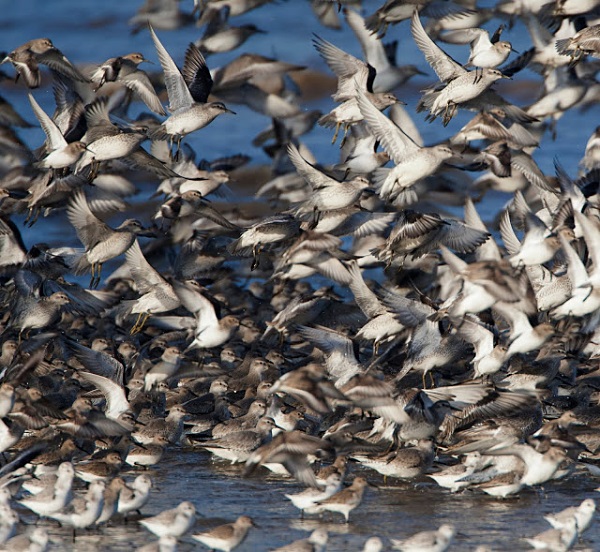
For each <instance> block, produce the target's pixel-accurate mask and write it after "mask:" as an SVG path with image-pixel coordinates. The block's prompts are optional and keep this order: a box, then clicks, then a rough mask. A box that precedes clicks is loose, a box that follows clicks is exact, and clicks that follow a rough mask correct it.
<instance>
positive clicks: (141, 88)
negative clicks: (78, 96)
mask: <svg viewBox="0 0 600 552" xmlns="http://www.w3.org/2000/svg"><path fill="white" fill-rule="evenodd" d="M144 62H149V60H147V59H146V58H145V57H144V55H143V54H141V53H140V52H132V53H131V54H125V55H123V56H118V57H114V58H110V59H107V60H106V61H105V62H104V63H102V64H101V65H100V66H99V67H98V68H97V69H96V70H95V71H94V72H93V73H92V74H91V76H90V80H91V81H92V83H94V86H95V90H96V91H98V90H99V89H100V88H101V87H102V86H103V85H104V84H105V83H107V82H119V83H121V84H123V85H124V86H126V87H127V88H128V89H129V90H131V91H133V92H135V93H136V94H137V95H138V96H139V97H140V99H141V100H142V101H143V102H144V103H145V104H146V106H147V107H148V108H149V109H151V110H152V111H154V113H158V114H159V115H165V110H164V108H163V106H162V104H161V102H160V99H159V98H158V96H157V95H156V91H155V90H154V87H153V86H152V83H151V82H150V78H149V77H148V75H147V74H146V73H145V72H144V71H142V70H141V69H140V68H139V65H140V63H144Z"/></svg>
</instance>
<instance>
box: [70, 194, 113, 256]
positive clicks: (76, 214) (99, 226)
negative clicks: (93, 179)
mask: <svg viewBox="0 0 600 552" xmlns="http://www.w3.org/2000/svg"><path fill="white" fill-rule="evenodd" d="M67 218H68V219H69V222H70V223H71V224H72V225H73V227H74V228H75V231H76V232H77V237H78V238H79V240H80V241H81V243H83V245H85V247H86V249H88V250H89V249H91V248H92V247H94V246H95V245H96V244H97V243H98V241H99V240H100V239H101V236H103V235H106V233H107V232H111V231H112V230H111V228H110V227H109V226H108V225H106V224H105V223H104V222H102V221H101V220H100V219H99V218H98V217H97V216H96V215H94V213H92V211H91V209H90V207H89V205H88V203H87V200H86V199H85V194H84V193H83V191H82V190H81V189H79V190H77V191H76V192H75V193H74V194H73V196H72V197H71V201H70V202H69V206H68V207H67Z"/></svg>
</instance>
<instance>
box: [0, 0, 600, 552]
mask: <svg viewBox="0 0 600 552" xmlns="http://www.w3.org/2000/svg"><path fill="white" fill-rule="evenodd" d="M291 1H294V2H296V1H298V2H300V1H301V0H290V2H291ZM302 1H304V0H302ZM310 4H311V6H312V10H313V15H312V17H314V28H315V32H314V34H313V35H312V36H307V37H306V48H307V49H311V48H312V49H314V51H315V52H316V53H317V54H318V56H319V59H320V60H321V61H322V65H321V66H319V67H304V66H301V65H297V64H294V63H290V62H288V61H286V60H284V59H275V58H269V57H265V56H262V55H258V54H255V53H253V51H252V40H253V36H254V35H256V34H264V33H269V28H268V23H269V18H268V17H264V18H262V19H261V17H259V15H260V14H261V13H262V14H267V13H268V12H269V10H272V9H277V10H286V3H285V2H283V3H282V4H280V5H276V6H274V5H273V4H271V2H269V0H214V1H210V0H204V1H202V0H196V1H195V2H193V3H192V2H185V1H181V2H178V1H166V0H163V1H161V2H156V1H153V2H147V3H146V4H145V5H143V6H141V7H138V10H137V12H136V13H134V7H132V13H131V16H132V18H131V21H130V27H131V30H132V32H135V33H147V34H148V36H149V37H150V38H151V41H152V44H153V45H154V49H153V50H149V51H144V52H128V51H123V52H115V56H116V57H113V58H111V59H108V60H106V61H103V60H100V59H97V60H89V61H90V62H89V64H86V65H85V66H84V65H82V64H74V63H72V62H71V61H70V57H71V56H70V52H68V51H65V50H61V49H60V48H61V44H60V42H61V41H60V35H57V36H51V37H49V38H40V37H31V36H24V37H23V43H21V44H4V43H2V44H0V46H1V47H3V48H4V49H5V50H6V52H5V53H4V54H3V55H2V56H0V59H1V60H2V70H3V74H2V78H3V82H2V86H3V89H6V90H10V91H11V93H12V94H14V93H15V91H16V93H18V94H19V95H22V96H23V98H27V101H26V103H25V104H23V105H26V106H27V107H28V108H30V109H28V110H25V111H24V110H15V109H14V108H13V106H12V105H11V103H10V102H8V101H6V100H2V102H1V103H0V129H1V140H0V298H1V301H2V302H1V304H2V310H1V312H0V332H1V333H0V335H1V339H0V341H1V345H2V350H1V356H0V374H1V384H0V452H2V455H3V458H4V462H3V464H2V465H3V467H1V468H0V543H2V544H0V546H1V547H2V549H3V550H9V551H18V550H29V551H32V552H33V551H38V552H39V551H43V550H47V549H48V550H52V549H57V550H59V549H75V550H77V549H81V550H83V549H86V547H89V546H91V545H90V544H89V541H85V544H84V543H83V541H82V540H81V538H82V534H85V533H87V532H90V531H92V532H93V531H96V532H98V534H99V536H100V537H99V538H100V542H101V543H102V544H101V547H104V548H103V549H106V550H109V549H113V547H116V546H117V545H116V543H113V542H111V540H110V536H107V531H108V529H107V528H110V527H113V528H114V527H121V528H122V530H123V531H124V532H125V534H126V533H127V531H133V530H135V531H141V530H143V531H146V533H147V543H148V544H145V545H143V546H141V547H140V548H139V549H138V550H143V551H146V552H149V551H151V550H159V551H161V552H167V551H173V550H176V549H177V548H178V547H179V549H180V550H187V549H190V548H191V547H192V546H197V547H198V549H200V548H201V546H198V544H200V545H203V546H204V547H208V548H210V549H214V550H223V551H230V550H233V549H234V548H237V547H238V545H239V546H240V550H241V549H243V548H244V546H245V544H244V540H245V538H246V536H247V534H248V533H249V531H252V534H253V535H256V534H260V532H261V519H260V516H256V515H254V512H252V511H239V517H237V519H231V520H229V523H226V524H224V525H219V526H212V527H207V526H206V525H204V526H203V529H202V530H199V529H198V527H197V526H196V527H195V525H196V523H197V517H198V513H197V511H200V510H203V511H205V510H206V507H205V505H203V504H199V503H194V502H193V501H191V500H188V497H185V496H182V497H181V502H180V504H179V505H178V506H177V507H176V508H174V509H166V510H164V511H163V512H161V513H159V514H157V515H154V516H149V515H148V514H146V513H145V508H147V506H146V505H147V503H148V502H149V501H152V502H154V504H160V492H159V491H157V490H156V489H155V488H153V473H154V472H153V470H154V469H156V468H155V466H157V465H159V463H161V461H163V460H162V459H163V456H164V455H165V452H166V451H168V452H169V454H170V455H171V457H172V454H173V453H174V451H175V452H176V453H177V454H180V455H181V458H183V459H185V458H186V454H187V453H188V452H189V451H190V450H196V451H197V450H203V451H207V453H206V454H205V455H204V456H203V457H202V458H204V461H205V462H207V463H212V462H214V463H226V462H228V463H231V464H234V465H235V466H234V469H232V471H231V472H230V473H231V477H232V478H234V479H235V478H237V479H240V480H241V478H244V477H251V478H254V479H255V480H256V481H261V480H262V479H267V478H273V477H274V478H279V479H281V480H284V481H288V480H289V481H290V482H293V484H294V485H291V486H290V489H291V490H290V493H289V494H286V495H285V496H286V498H287V499H289V501H290V504H291V505H293V507H295V508H296V509H297V511H298V516H303V517H306V518H313V519H314V520H315V521H317V522H318V523H317V525H316V527H315V528H314V530H313V531H312V532H311V533H310V534H307V535H306V538H304V539H302V540H299V541H296V542H294V543H291V544H289V545H288V546H284V547H282V548H279V549H278V550H281V551H283V550H285V551H288V552H304V551H324V550H327V549H329V550H342V549H346V548H345V546H346V544H344V543H345V541H344V540H343V539H344V537H343V536H341V535H338V534H332V533H331V532H330V531H328V527H329V526H328V525H327V524H326V523H325V522H323V523H321V524H320V522H321V520H327V519H329V520H334V522H335V523H338V524H347V527H348V531H349V532H350V533H352V525H353V521H354V519H355V517H356V516H360V515H361V509H363V508H364V504H363V506H361V502H362V500H363V497H364V495H365V493H377V492H378V491H377V489H376V487H378V486H379V487H382V486H385V485H387V484H388V483H389V482H390V481H394V480H400V481H408V482H411V484H414V485H425V488H427V485H429V486H431V485H434V484H436V485H439V486H441V487H443V488H444V489H446V491H445V492H447V493H462V494H463V495H465V496H469V495H472V494H473V493H475V494H484V493H485V494H486V495H489V497H488V500H490V501H492V500H511V499H514V497H515V496H518V495H519V494H521V493H532V492H536V491H539V490H540V489H542V487H543V489H546V490H547V489H549V488H552V486H553V485H557V484H559V483H558V480H566V479H567V478H574V479H577V478H586V479H591V480H593V479H594V478H598V476H599V475H600V464H599V463H598V460H599V457H598V453H599V451H600V407H599V405H598V399H599V395H598V389H599V388H600V373H599V372H598V368H599V359H600V348H599V347H600V326H599V324H600V213H599V206H600V204H599V195H598V184H599V182H600V180H599V178H600V172H599V169H600V131H597V132H596V133H594V135H592V136H591V137H589V141H588V142H587V146H585V154H584V156H583V157H582V159H581V162H580V167H579V172H578V173H577V174H570V172H569V171H567V170H566V169H565V168H564V167H563V164H562V163H561V159H560V156H557V158H556V159H555V170H554V172H553V173H552V174H548V173H547V172H544V171H543V170H542V169H540V167H539V166H538V164H537V163H536V158H537V155H538V152H539V148H540V144H542V142H545V141H551V140H560V139H561V135H560V132H559V130H560V123H559V120H560V118H561V117H562V115H563V114H565V113H566V112H567V111H569V110H580V109H584V108H587V109H590V113H592V114H593V113H594V110H593V107H594V106H595V105H596V103H597V102H598V98H599V94H600V85H599V83H598V82H597V81H596V72H597V71H598V69H599V67H600V66H599V65H598V58H600V24H597V22H598V21H600V1H598V0H500V1H498V2H497V3H495V4H494V3H491V2H490V3H487V4H486V5H485V7H483V6H477V5H476V3H475V2H473V1H470V0H464V1H459V0H456V1H455V2H453V1H448V2H438V1H435V0H433V1H427V0H388V1H387V2H385V3H381V4H380V5H377V4H376V3H374V2H366V1H365V2H364V3H363V5H361V3H360V2H356V1H343V0H338V1H327V0H312V2H310ZM254 9H256V10H257V11H256V14H257V21H264V23H265V25H254V24H247V23H244V24H239V23H238V18H242V19H243V17H242V16H244V15H245V14H246V13H248V12H250V11H251V10H254ZM190 25H195V26H196V27H197V28H198V36H199V38H198V40H196V42H194V43H190V44H189V46H187V48H186V49H185V51H169V50H168V49H167V48H165V46H164V44H163V39H164V37H165V36H166V35H167V34H168V33H177V32H178V30H179V29H181V28H183V27H186V26H190ZM514 25H521V26H522V28H523V29H524V32H526V33H527V36H526V37H525V38H524V40H523V42H526V43H527V44H528V47H527V49H526V50H521V49H520V50H519V51H518V52H517V51H516V50H515V48H514V47H513V45H512V44H511V43H510V42H509V41H505V40H502V38H503V36H502V35H503V31H504V32H506V29H507V28H508V29H510V28H512V27H513V26H514ZM336 26H338V27H339V26H343V27H344V28H349V29H351V31H352V33H354V36H355V41H356V45H357V48H356V51H361V52H362V55H361V57H356V56H355V55H353V54H351V53H349V52H346V51H344V50H343V49H341V48H340V47H338V46H337V45H336V44H335V40H327V39H325V38H323V37H322V36H321V34H320V29H322V28H324V27H331V28H335V27H336ZM398 37H402V39H403V40H411V41H414V44H415V45H416V47H417V48H418V51H419V55H421V59H420V60H418V61H417V60H408V59H406V58H405V57H403V51H402V49H399V50H398V51H396V46H397V44H396V43H395V42H394V41H395V40H397V39H398ZM448 50H451V51H452V52H453V55H452V56H451V55H449V54H448V53H447V51H448ZM231 51H236V52H238V51H239V56H237V57H235V58H234V60H233V61H231V62H230V63H228V64H226V65H224V66H221V67H218V66H217V65H216V63H213V59H215V58H214V57H213V56H215V55H217V54H220V53H223V52H231ZM456 52H458V53H459V54H456ZM409 61H410V62H412V63H408V62H409ZM149 62H152V63H154V65H150V63H149ZM425 62H426V63H425ZM425 66H426V67H427V71H423V69H422V68H423V67H425ZM509 79H511V80H512V83H511V87H512V88H511V89H512V90H515V89H516V87H517V86H518V85H519V83H520V82H522V86H523V88H525V89H527V90H529V91H531V90H532V88H535V94H533V93H530V96H531V97H532V99H531V101H529V102H528V103H519V102H518V101H514V100H511V99H509V98H508V96H507V94H505V93H504V92H503V90H508V89H506V88H504V89H503V86H504V85H505V83H506V81H508V80H509ZM415 83H418V84H415ZM4 87H5V88H4ZM330 88H332V92H333V93H332V95H331V101H330V102H329V107H330V111H328V112H321V111H317V110H314V109H310V106H309V105H308V100H307V97H308V96H310V95H311V93H314V92H315V90H316V89H321V90H328V89H330ZM48 90H52V93H53V96H54V100H55V109H54V112H53V113H52V112H47V111H46V110H45V109H44V108H43V107H42V106H41V105H40V102H39V101H38V99H36V98H39V97H40V94H41V92H42V91H48ZM415 90H418V94H419V100H418V104H417V109H416V113H415V112H414V111H413V110H409V109H408V108H407V107H405V106H404V102H403V98H406V97H408V96H409V95H414V93H415ZM534 96H535V97H534ZM140 106H141V110H140ZM238 106H244V108H249V109H250V110H252V111H253V112H256V113H258V114H260V115H261V116H262V117H263V118H264V123H265V125H266V126H267V128H266V129H265V130H262V131H261V132H260V133H258V132H257V134H256V137H255V138H254V140H253V142H252V143H245V142H243V141H238V137H237V136H231V141H232V143H235V147H236V148H238V149H239V154H237V155H228V156H221V157H218V154H217V155H216V156H215V157H213V158H210V159H208V160H207V159H200V157H201V156H203V155H205V152H204V151H203V152H202V154H200V152H198V151H195V149H194V146H193V144H194V143H197V142H195V141H193V140H192V137H193V138H194V140H197V141H200V143H205V144H210V143H211V132H213V131H214V132H217V131H218V126H219V124H220V122H221V121H222V118H224V117H236V116H237V115H236V109H239V107H238ZM134 111H135V113H136V115H135V116H133V115H132V113H133V112H134ZM459 113H460V114H461V116H462V117H464V116H465V114H468V119H467V120H468V122H467V123H466V124H465V125H464V126H462V127H459V126H457V125H456V124H455V123H456V120H455V117H456V116H457V114H459ZM416 120H420V121H424V120H427V121H429V123H430V124H431V125H433V126H434V127H436V133H435V135H436V136H437V137H438V139H437V140H436V141H435V142H433V143H425V142H424V141H423V139H422V137H421V135H420V133H419V130H418V127H419V126H420V124H415V121H416ZM32 124H34V125H35V126H39V127H40V128H41V129H42V130H43V133H44V136H45V141H44V143H43V144H39V143H37V144H29V143H26V142H25V141H23V140H22V139H21V138H20V136H19V134H20V132H21V129H23V128H26V127H28V126H31V125H32ZM320 127H324V128H326V129H330V133H331V141H332V144H335V145H334V146H332V147H335V148H339V162H338V163H336V164H335V165H323V164H322V156H321V154H320V152H319V151H318V150H313V151H310V149H309V148H308V147H307V146H306V144H305V139H306V138H307V137H309V136H310V133H311V132H314V131H315V130H314V129H315V128H320ZM599 129H600V127H599ZM257 131H258V129H257ZM587 138H588V137H587V136H586V137H585V138H584V140H585V139H587ZM259 148H261V149H262V150H263V151H264V152H265V153H266V154H267V155H268V157H269V158H270V160H271V164H270V165H269V166H261V167H259V166H257V165H256V164H255V163H253V160H252V156H253V152H256V151H258V150H259ZM583 148H584V144H583V143H582V150H583ZM207 150H208V151H210V148H207ZM497 192H502V193H503V194H505V196H506V197H509V201H507V202H505V203H502V204H500V203H499V202H498V201H497V199H496V200H494V199H490V197H491V196H493V197H497V196H494V194H496V193H497ZM142 196H144V199H142ZM147 197H150V200H147V199H146V198H147ZM482 210H484V211H485V213H486V216H482V215H481V212H482ZM490 213H491V215H490ZM45 217H48V220H50V221H54V222H53V224H56V225H57V226H60V225H62V227H63V228H64V229H68V231H67V230H65V238H64V243H60V244H59V243H54V242H53V243H44V242H38V243H33V242H32V240H31V235H32V233H33V232H34V231H35V229H36V227H37V226H39V225H40V224H41V223H42V219H44V218H45ZM115 221H117V222H115ZM118 221H121V222H118ZM67 233H68V235H66V234H67ZM75 242H79V243H78V245H77V246H76V247H73V244H74V243H75ZM209 453H210V454H209ZM196 468H197V466H195V465H192V464H191V465H189V478H190V482H191V483H190V484H193V480H194V469H196ZM165 469H168V466H166V468H165ZM298 485H300V486H301V487H302V490H301V491H298V492H295V491H294V489H297V488H298ZM154 487H155V486H154ZM539 492H541V491H539ZM540 497H541V498H540V500H544V499H543V496H542V495H541V494H540ZM257 500H264V497H260V498H259V497H257ZM595 509H596V503H595V500H594V499H593V498H592V497H589V496H588V497H586V498H584V497H580V496H573V502H572V506H571V507H570V508H569V509H567V510H565V511H562V512H556V513H554V514H551V515H548V516H546V519H547V520H548V522H549V523H550V524H551V525H549V526H548V530H547V531H544V532H543V533H540V534H538V535H535V536H534V535H521V537H522V540H521V541H520V542H521V543H522V546H523V547H524V548H525V547H528V546H532V547H534V548H537V549H545V550H554V551H566V550H570V549H571V548H573V547H577V549H585V548H586V547H587V549H589V550H592V549H597V548H598V547H600V537H598V533H595V534H594V533H593V531H594V529H593V527H594V526H593V521H594V515H595ZM355 510H356V511H355ZM366 513H367V512H366V511H363V512H362V514H363V515H364V514H366ZM371 513H374V514H376V512H371ZM458 515H459V513H457V516H458ZM540 517H541V516H540ZM290 519H291V518H290ZM57 522H58V523H59V524H60V526H61V529H57ZM132 526H133V527H134V528H135V529H132ZM590 526H591V527H592V529H591V530H590V531H589V532H588V533H584V532H585V531H586V530H587V529H588V527H590ZM67 528H68V529H67ZM141 528H143V529H141ZM411 533H414V532H413V531H411V530H410V527H403V528H402V530H399V531H398V533H397V534H395V535H374V536H372V537H371V538H369V539H368V540H366V539H363V543H364V550H366V551H371V552H374V551H378V550H383V549H390V548H391V549H398V550H404V551H431V552H433V551H438V552H442V551H444V550H447V549H449V548H452V549H455V550H466V549H475V547H476V546H477V545H478V544H481V546H480V547H479V548H477V550H480V551H484V550H501V549H503V544H502V542H486V543H483V544H482V543H478V542H473V540H470V539H469V535H468V534H462V533H461V534H458V533H457V529H456V527H455V525H454V524H450V523H445V524H443V525H441V526H439V528H438V527H437V526H432V530H431V531H428V532H424V533H417V534H412V535H411ZM590 535H595V536H590ZM364 541H366V542H364ZM252 542H253V543H254V544H253V545H252V546H253V547H256V546H259V545H257V544H256V543H257V542H260V537H259V538H258V539H256V538H254V539H253V541H252ZM246 545H247V543H246ZM129 548H131V546H129ZM259 549H261V550H262V549H266V547H263V548H259Z"/></svg>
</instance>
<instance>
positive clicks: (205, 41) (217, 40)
mask: <svg viewBox="0 0 600 552" xmlns="http://www.w3.org/2000/svg"><path fill="white" fill-rule="evenodd" d="M230 11H231V10H230V8H229V6H225V7H223V8H221V9H220V10H214V11H213V12H212V13H211V18H210V19H208V20H207V22H206V23H207V24H206V29H205V30H204V34H203V35H202V37H201V38H199V39H198V40H196V42H195V43H194V44H195V45H196V46H197V47H198V48H199V49H200V51H201V52H202V53H203V54H204V55H206V56H208V55H209V54H218V53H224V52H230V51H231V50H235V49H236V48H238V47H239V46H241V45H242V44H243V43H244V42H246V40H248V39H249V38H250V37H251V36H252V35H254V34H257V33H264V32H265V31H262V30H261V29H259V28H258V27H257V26H256V25H253V24H252V23H247V24H245V25H240V26H238V27H234V26H233V25H230V24H229V13H230Z"/></svg>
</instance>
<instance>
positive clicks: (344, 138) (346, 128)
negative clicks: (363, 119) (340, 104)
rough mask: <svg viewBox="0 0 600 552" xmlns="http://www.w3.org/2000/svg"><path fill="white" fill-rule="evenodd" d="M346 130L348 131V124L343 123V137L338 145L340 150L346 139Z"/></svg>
mask: <svg viewBox="0 0 600 552" xmlns="http://www.w3.org/2000/svg"><path fill="white" fill-rule="evenodd" d="M348 130H350V123H344V137H343V138H342V141H341V143H340V148H343V147H344V145H345V144H346V138H348Z"/></svg>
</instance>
